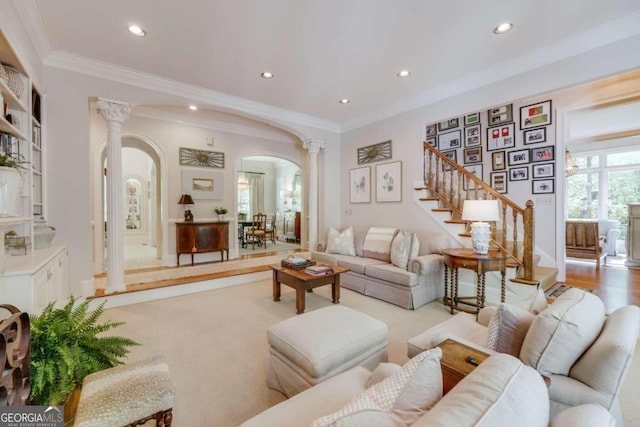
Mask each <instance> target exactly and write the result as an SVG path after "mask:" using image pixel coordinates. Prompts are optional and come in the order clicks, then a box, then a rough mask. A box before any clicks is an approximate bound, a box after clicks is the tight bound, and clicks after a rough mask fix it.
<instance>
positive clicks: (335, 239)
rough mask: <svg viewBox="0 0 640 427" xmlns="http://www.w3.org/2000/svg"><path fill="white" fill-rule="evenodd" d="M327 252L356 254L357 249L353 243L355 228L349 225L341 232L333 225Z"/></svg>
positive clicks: (328, 239) (330, 230)
mask: <svg viewBox="0 0 640 427" xmlns="http://www.w3.org/2000/svg"><path fill="white" fill-rule="evenodd" d="M327 253H329V254H339V255H351V256H355V255H356V249H355V247H354V245H353V228H352V227H349V228H347V229H345V230H343V231H342V232H339V231H338V230H336V229H335V228H333V227H331V228H329V235H328V237H327Z"/></svg>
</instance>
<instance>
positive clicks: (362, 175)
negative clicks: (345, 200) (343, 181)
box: [349, 166, 371, 203]
mask: <svg viewBox="0 0 640 427" xmlns="http://www.w3.org/2000/svg"><path fill="white" fill-rule="evenodd" d="M349 202H350V203H371V166H365V167H362V168H355V169H350V170H349Z"/></svg>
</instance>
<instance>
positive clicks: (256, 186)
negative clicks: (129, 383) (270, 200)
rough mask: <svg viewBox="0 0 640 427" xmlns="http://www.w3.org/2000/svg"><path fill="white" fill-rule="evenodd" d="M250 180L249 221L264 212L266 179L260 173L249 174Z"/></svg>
mask: <svg viewBox="0 0 640 427" xmlns="http://www.w3.org/2000/svg"><path fill="white" fill-rule="evenodd" d="M245 176H246V177H247V178H248V179H249V186H250V187H249V200H250V203H249V219H250V218H253V215H255V214H257V213H258V212H264V177H263V175H262V174H258V173H250V172H249V173H247V172H245Z"/></svg>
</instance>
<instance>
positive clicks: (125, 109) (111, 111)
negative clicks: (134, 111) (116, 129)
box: [96, 98, 131, 124]
mask: <svg viewBox="0 0 640 427" xmlns="http://www.w3.org/2000/svg"><path fill="white" fill-rule="evenodd" d="M96 106H97V107H98V112H99V113H100V114H102V117H104V118H105V120H106V121H107V122H118V123H120V124H122V123H124V121H125V120H127V119H128V118H129V113H130V112H131V104H128V103H126V102H120V101H113V100H111V99H106V98H98V101H97V102H96Z"/></svg>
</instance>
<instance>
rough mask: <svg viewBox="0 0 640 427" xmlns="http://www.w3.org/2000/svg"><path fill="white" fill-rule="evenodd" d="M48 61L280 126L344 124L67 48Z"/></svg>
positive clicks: (336, 126)
mask: <svg viewBox="0 0 640 427" xmlns="http://www.w3.org/2000/svg"><path fill="white" fill-rule="evenodd" d="M44 65H47V66H49V67H55V68H60V69H63V70H67V71H71V72H74V73H80V74H85V75H88V76H92V77H97V78H102V79H105V80H111V81H115V82H118V83H123V84H128V85H132V86H136V87H141V88H144V89H149V90H153V91H157V92H161V93H166V94H170V95H174V96H177V97H180V98H183V99H186V100H188V102H199V103H203V104H207V105H210V106H214V107H217V108H220V109H222V110H223V111H231V112H242V113H244V114H247V115H249V116H251V117H253V118H260V119H262V120H264V121H266V122H267V123H268V124H274V125H276V126H278V124H281V123H282V124H296V125H300V126H308V127H312V128H316V129H321V130H325V131H329V132H334V133H340V124H339V123H336V122H333V121H329V120H324V119H320V118H317V117H313V116H310V115H307V114H302V113H299V112H296V111H291V110H286V109H284V108H279V107H274V106H272V105H268V104H263V103H261V102H256V101H251V100H249V99H245V98H240V97H238V96H233V95H228V94H225V93H222V92H217V91H214V90H211V89H206V88H203V87H199V86H195V85H190V84H187V83H182V82H179V81H176V80H171V79H167V78H165V77H160V76H157V75H153V74H149V73H143V72H140V71H136V70H132V69H130V68H125V67H119V66H116V65H113V64H110V63H108V62H103V61H98V60H95V59H91V58H87V57H84V56H81V55H76V54H73V53H70V52H66V51H61V50H54V51H53V52H51V54H50V55H49V56H47V58H46V59H45V60H44Z"/></svg>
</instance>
